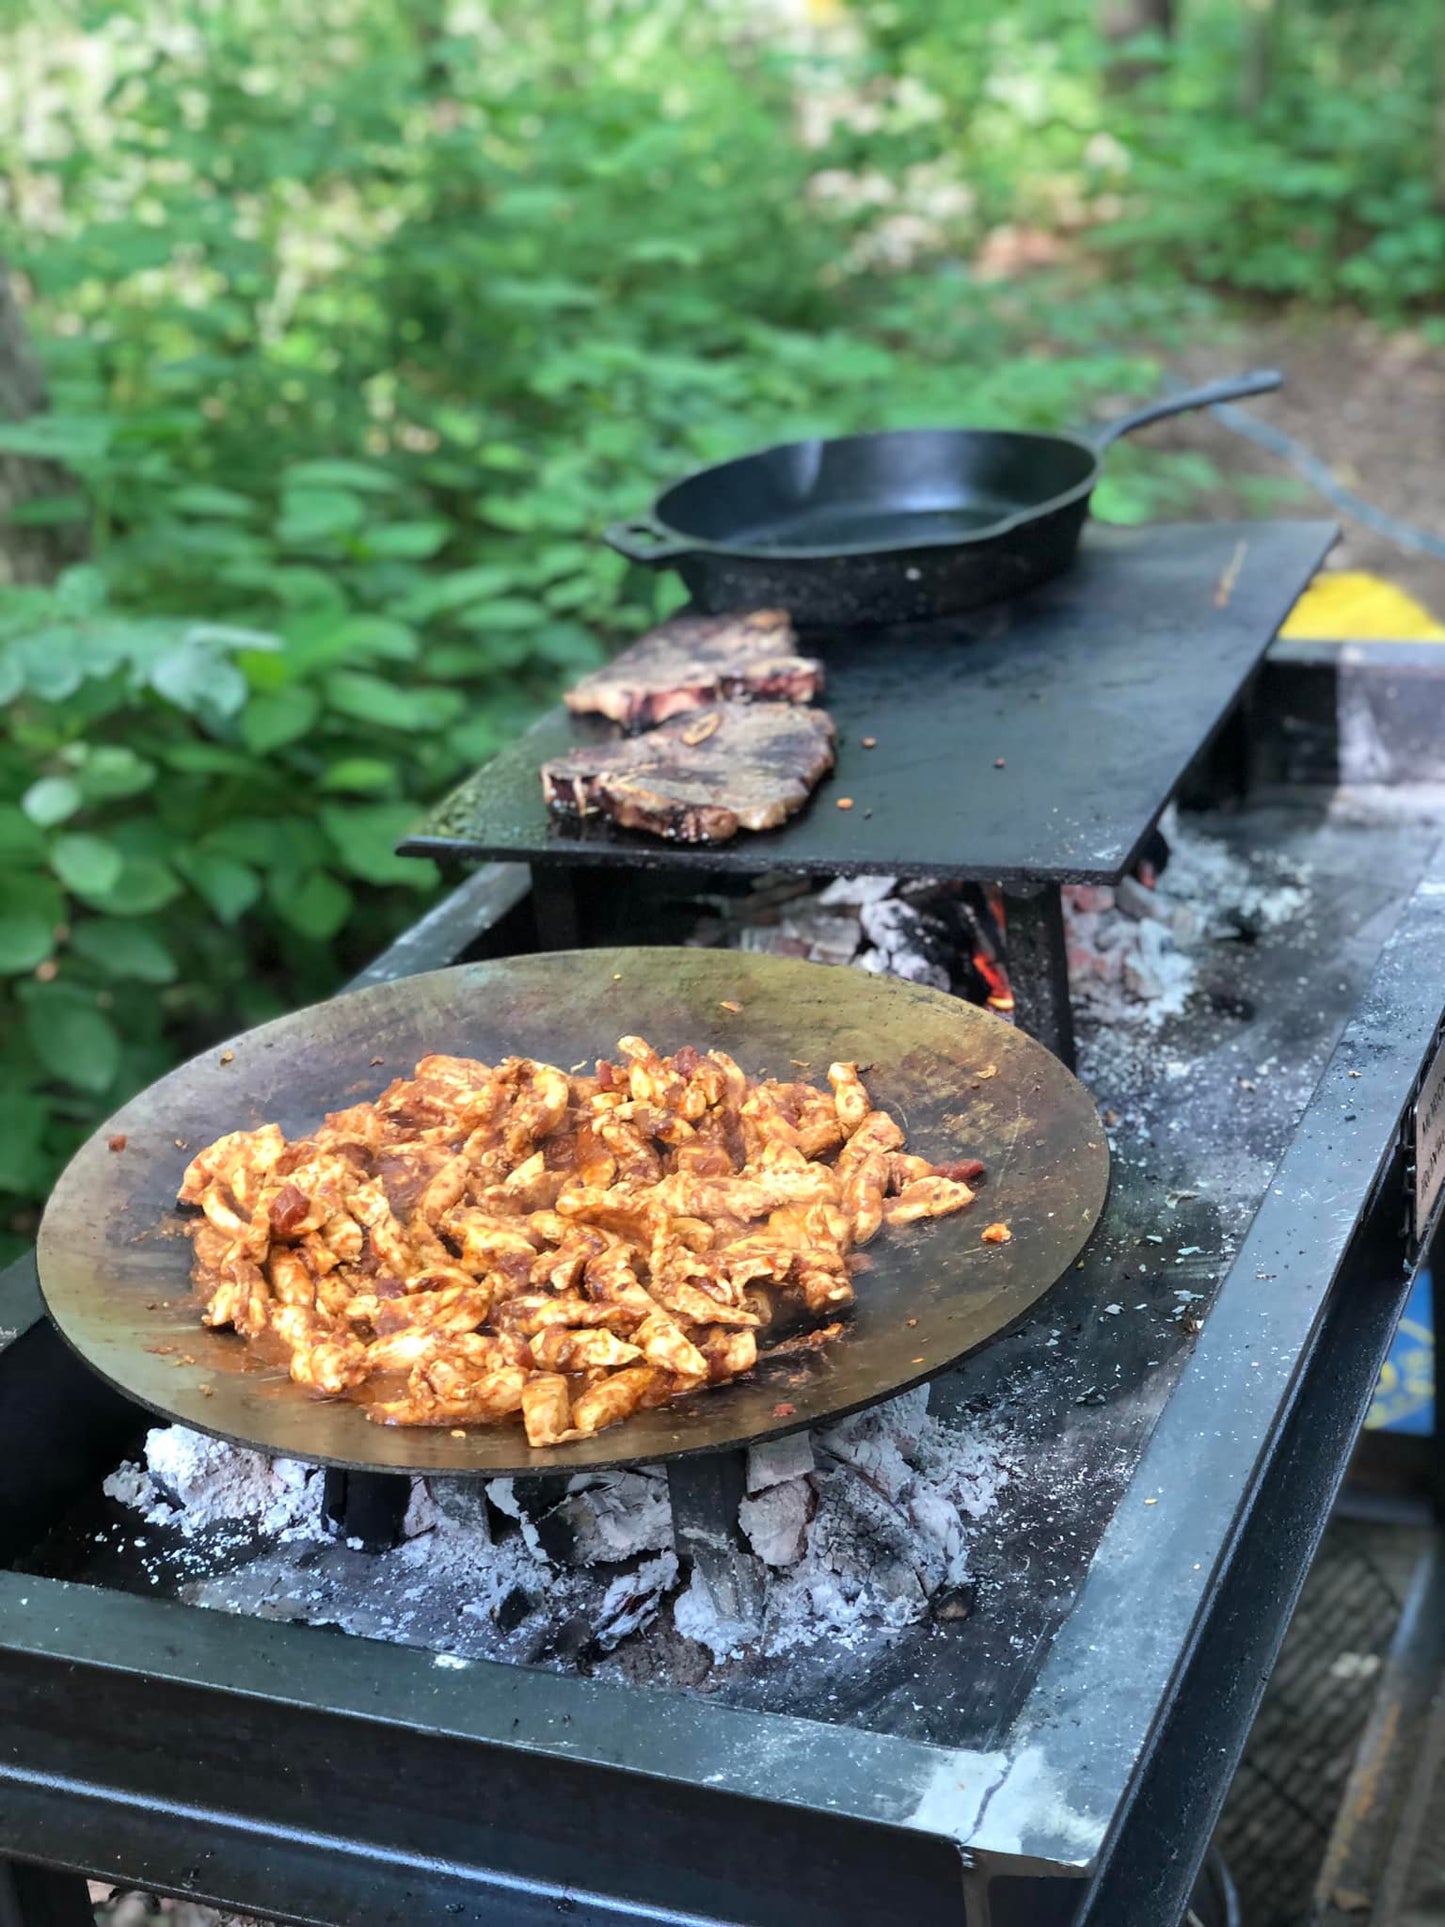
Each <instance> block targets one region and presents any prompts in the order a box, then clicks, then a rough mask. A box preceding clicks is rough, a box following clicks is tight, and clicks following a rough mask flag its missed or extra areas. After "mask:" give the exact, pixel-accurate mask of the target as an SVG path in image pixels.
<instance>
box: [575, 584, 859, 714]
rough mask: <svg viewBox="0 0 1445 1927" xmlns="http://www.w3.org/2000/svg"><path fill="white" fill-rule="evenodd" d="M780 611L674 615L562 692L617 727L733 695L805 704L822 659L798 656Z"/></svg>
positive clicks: (816, 686) (581, 709)
mask: <svg viewBox="0 0 1445 1927" xmlns="http://www.w3.org/2000/svg"><path fill="white" fill-rule="evenodd" d="M796 643H797V638H796V637H795V636H794V634H793V625H792V622H791V620H790V619H789V617H788V614H787V612H786V610H783V609H753V610H750V611H747V612H745V613H743V614H739V615H730V616H674V617H673V618H672V620H671V621H670V622H664V623H661V624H659V626H658V627H657V628H656V629H649V630H648V632H647V634H646V635H645V636H641V637H639V638H638V640H637V641H636V642H634V643H633V644H632V646H631V647H630V648H628V649H624V650H623V652H622V654H621V655H620V656H618V657H616V658H615V659H614V660H613V661H612V662H610V663H608V665H607V667H606V668H605V669H597V670H594V671H593V673H592V674H591V675H590V676H584V677H583V678H582V680H581V682H579V683H578V685H577V687H576V688H575V689H571V690H569V691H568V692H567V707H568V708H569V709H571V710H573V711H574V712H575V713H576V714H577V715H579V716H585V715H596V716H607V717H610V718H611V720H612V721H613V722H614V723H621V724H622V726H623V728H624V729H651V728H652V726H653V725H654V724H655V723H663V722H666V721H667V719H668V717H669V716H679V715H682V714H683V713H684V712H685V711H688V710H693V709H703V708H705V707H706V706H707V705H708V704H709V703H715V702H725V701H728V700H729V699H731V698H733V697H737V696H744V697H753V698H756V699H757V700H758V701H760V702H789V703H806V702H811V701H812V699H813V697H814V696H816V695H817V694H818V691H819V690H820V689H821V688H822V687H823V665H822V664H821V663H820V662H815V661H814V660H813V659H812V657H810V656H800V655H799V654H798V653H797V648H796Z"/></svg>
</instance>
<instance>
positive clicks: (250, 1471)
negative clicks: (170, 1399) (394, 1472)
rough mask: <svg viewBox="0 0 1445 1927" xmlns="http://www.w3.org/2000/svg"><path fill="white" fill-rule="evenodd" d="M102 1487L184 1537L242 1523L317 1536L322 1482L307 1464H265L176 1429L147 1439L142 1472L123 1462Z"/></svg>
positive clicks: (270, 1531)
mask: <svg viewBox="0 0 1445 1927" xmlns="http://www.w3.org/2000/svg"><path fill="white" fill-rule="evenodd" d="M103 1490H104V1491H105V1493H106V1495H107V1496H108V1497H109V1498H112V1499H118V1500H119V1501H120V1503H121V1504H122V1505H127V1506H131V1507H132V1508H133V1509H134V1510H136V1511H138V1512H143V1513H144V1514H145V1518H146V1523H147V1524H148V1525H175V1526H178V1527H179V1528H180V1530H181V1531H182V1532H183V1533H186V1534H188V1535H189V1534H193V1533H197V1532H202V1531H204V1530H205V1529H206V1528H207V1527H208V1526H215V1525H232V1526H234V1525H245V1526H249V1527H251V1528H253V1529H254V1530H255V1531H256V1532H258V1533H262V1534H265V1535H266V1536H268V1537H275V1538H277V1539H280V1540H283V1541H285V1540H290V1539H315V1538H320V1537H321V1536H322V1535H323V1532H324V1530H325V1528H324V1526H323V1524H322V1518H321V1501H322V1492H323V1480H322V1475H321V1473H320V1472H318V1471H317V1470H316V1468H315V1467H314V1466H310V1465H302V1464H299V1463H298V1462H297V1461H296V1460H295V1459H272V1458H268V1457H267V1456H266V1455H265V1453H263V1452H250V1451H247V1450H246V1449H245V1448H244V1447H241V1446H236V1445H228V1444H227V1443H226V1442H225V1441H224V1440H223V1439H213V1438H210V1437H208V1436H207V1435H206V1434H205V1433H202V1432H192V1431H190V1430H189V1429H188V1428H187V1427H185V1426H183V1425H167V1426H158V1427H157V1428H156V1429H155V1430H154V1431H151V1432H148V1433H147V1434H146V1443H145V1467H144V1469H143V1468H142V1467H140V1466H138V1465H135V1464H131V1463H126V1464H124V1465H121V1466H120V1467H118V1468H117V1470H116V1471H114V1472H112V1473H111V1475H110V1477H109V1478H108V1479H107V1480H106V1481H105V1484H104V1487H103Z"/></svg>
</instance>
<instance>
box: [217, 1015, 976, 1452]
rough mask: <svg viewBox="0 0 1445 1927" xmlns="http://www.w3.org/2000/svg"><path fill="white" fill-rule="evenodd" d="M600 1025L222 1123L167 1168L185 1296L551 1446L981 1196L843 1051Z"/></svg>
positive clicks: (353, 1371)
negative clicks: (291, 1127)
mask: <svg viewBox="0 0 1445 1927" xmlns="http://www.w3.org/2000/svg"><path fill="white" fill-rule="evenodd" d="M618 1048H619V1052H620V1055H621V1058H622V1062H621V1063H620V1064H614V1063H612V1062H610V1061H603V1062H600V1063H599V1064H598V1065H597V1068H596V1072H595V1074H593V1075H591V1076H586V1077H579V1076H571V1075H568V1073H566V1072H565V1071H560V1070H558V1069H557V1068H556V1067H555V1066H554V1065H551V1064H539V1063H536V1062H534V1061H533V1060H531V1059H530V1058H519V1057H512V1058H508V1059H506V1061H505V1062H503V1063H500V1064H498V1065H496V1066H490V1065H487V1064H481V1063H476V1062H473V1061H472V1060H471V1059H470V1058H465V1057H424V1058H423V1059H422V1061H421V1062H420V1063H419V1064H418V1065H417V1067H416V1074H415V1076H414V1077H411V1078H399V1079H397V1081H396V1082H395V1083H393V1084H391V1085H390V1086H389V1087H388V1088H387V1089H386V1090H385V1091H383V1092H382V1094H381V1096H380V1097H378V1098H376V1099H375V1100H374V1101H373V1102H370V1103H364V1104H354V1105H352V1106H351V1108H350V1109H349V1110H344V1111H335V1112H333V1113H332V1114H331V1115H330V1116H329V1117H328V1118H327V1119H326V1122H325V1124H324V1125H323V1126H322V1127H321V1128H320V1129H319V1130H317V1131H316V1132H314V1133H313V1134H312V1135H311V1136H310V1137H306V1138H301V1139H297V1140H288V1139H287V1138H286V1137H285V1136H283V1134H282V1132H281V1130H280V1128H279V1127H278V1126H277V1125H275V1124H267V1125H263V1126H262V1127H261V1128H260V1129H259V1130H254V1131H233V1132H231V1133H230V1134H229V1135H227V1136H226V1137H222V1138H218V1139H217V1140H216V1142H215V1143H214V1144H212V1145H210V1146H209V1147H208V1148H207V1149H206V1150H204V1151H202V1152H201V1153H200V1155H199V1156H198V1157H196V1158H195V1159H193V1161H192V1162H191V1164H190V1166H189V1168H188V1169H187V1171H186V1175H185V1180H184V1182H183V1184H182V1186H181V1190H180V1202H181V1203H182V1204H183V1205H189V1206H198V1207H199V1209H200V1213H201V1215H200V1216H199V1217H198V1218H196V1219H195V1220H194V1221H193V1222H192V1223H190V1224H189V1225H188V1227H187V1229H188V1231H189V1233H190V1236H191V1238H192V1241H193V1244H194V1248H195V1266H194V1271H193V1276H194V1279H195V1281H196V1283H197V1285H198V1287H199V1288H200V1291H201V1292H202V1294H203V1295H204V1297H205V1301H206V1303H205V1309H204V1312H203V1314H202V1316H203V1319H204V1321H205V1323H206V1324H208V1325H216V1326H226V1325H229V1326H232V1327H234V1328H235V1330H236V1331H237V1332H239V1333H241V1334H242V1336H243V1337H245V1338H247V1339H253V1340H254V1339H260V1338H262V1337H265V1338H267V1340H268V1341H269V1344H270V1345H272V1346H274V1345H275V1343H276V1342H277V1341H279V1343H280V1345H281V1346H282V1347H283V1348H284V1350H285V1352H286V1353H288V1354H289V1358H290V1373H291V1377H292V1378H293V1379H294V1380H295V1381H296V1382H297V1383H298V1384H300V1385H304V1386H306V1387H308V1388H309V1389H310V1390H311V1391H313V1392H315V1393H318V1394H324V1395H328V1396H352V1397H359V1398H360V1399H361V1402H362V1403H363V1404H364V1405H365V1407H366V1409H367V1412H368V1415H369V1416H370V1417H372V1418H374V1419H377V1420H380V1421H382V1422H384V1423H388V1424H393V1425H453V1426H466V1425H469V1424H477V1423H489V1422H491V1421H494V1420H498V1419H504V1418H507V1417H510V1416H511V1415H513V1414H515V1413H518V1412H520V1413H521V1416H522V1419H523V1422H524V1424H525V1426H526V1431H527V1438H528V1440H529V1441H530V1443H531V1444H532V1445H534V1446H548V1445H558V1444H561V1443H563V1442H564V1441H566V1440H569V1439H577V1438H585V1437H586V1436H587V1435H588V1434H590V1433H593V1432H598V1431H600V1430H602V1428H603V1427H604V1426H608V1425H615V1424H616V1423H617V1422H618V1421H619V1420H620V1419H625V1418H627V1417H628V1416H629V1414H631V1413H633V1412H636V1411H638V1410H639V1409H641V1408H644V1407H648V1406H655V1405H661V1404H664V1403H666V1402H667V1401H669V1400H671V1399H675V1398H678V1397H681V1396H683V1395H685V1394H687V1393H690V1392H695V1391H699V1390H701V1389H702V1388H704V1387H706V1386H709V1385H717V1384H721V1383H723V1382H725V1381H726V1380H728V1379H731V1378H736V1377H738V1376H739V1374H740V1373H743V1372H747V1371H749V1370H751V1369H752V1367H753V1366H754V1365H755V1364H756V1363H757V1362H758V1359H759V1358H760V1357H766V1356H769V1355H775V1354H777V1353H780V1352H783V1353H785V1352H788V1351H792V1350H798V1349H810V1348H814V1347H816V1346H818V1345H821V1344H824V1343H826V1342H827V1341H828V1340H829V1339H831V1338H833V1337H836V1335H837V1334H838V1332H839V1331H840V1330H841V1325H840V1323H839V1322H838V1314H839V1313H841V1312H842V1311H843V1310H844V1308H845V1307H846V1306H848V1305H849V1304H851V1302H852V1300H853V1283H852V1277H851V1274H852V1272H853V1271H855V1270H856V1269H858V1268H859V1267H860V1266H861V1265H862V1264H864V1263H866V1261H864V1260H861V1259H859V1258H857V1257H856V1256H855V1255H854V1254H855V1253H856V1252H857V1249H858V1247H859V1246H861V1245H866V1244H867V1243H868V1242H869V1240H870V1239H871V1238H873V1237H874V1236H875V1235H876V1234H877V1232H878V1231H879V1229H880V1228H881V1227H882V1226H883V1225H885V1224H887V1225H907V1224H911V1223H913V1222H914V1221H916V1220H918V1219H920V1218H934V1217H941V1216H943V1215H944V1214H946V1213H948V1212H952V1211H959V1210H962V1209H963V1208H964V1206H966V1205H968V1204H970V1203H971V1202H972V1201H973V1195H974V1194H973V1191H972V1190H971V1188H970V1186H969V1183H968V1182H967V1180H968V1179H970V1178H974V1179H977V1178H978V1177H979V1176H980V1175H981V1173H982V1170H983V1167H982V1165H980V1164H979V1163H977V1162H976V1161H974V1160H966V1161H963V1162H960V1163H957V1164H950V1165H935V1164H930V1163H928V1162H927V1160H926V1159H924V1158H919V1157H911V1156H910V1155H909V1154H908V1153H907V1152H906V1151H905V1150H904V1148H903V1131H902V1130H901V1128H900V1127H899V1125H898V1124H897V1122H896V1121H895V1120H894V1119H893V1118H892V1117H890V1116H889V1115H888V1113H887V1112H886V1111H879V1110H875V1109H874V1108H873V1105H872V1103H871V1101H870V1099H869V1096H868V1092H867V1090H866V1089H865V1088H864V1085H863V1082H862V1080H861V1078H860V1077H859V1075H858V1067H857V1065H856V1064H834V1065H833V1066H832V1068H831V1069H830V1070H829V1072H828V1079H829V1083H830V1084H831V1086H832V1089H831V1092H829V1091H822V1090H819V1089H816V1088H815V1087H814V1086H812V1085H811V1084H806V1083H783V1082H778V1081H776V1080H774V1079H771V1078H768V1079H764V1080H762V1081H753V1080H751V1079H749V1078H748V1077H746V1076H745V1075H744V1073H743V1072H742V1070H740V1069H739V1067H738V1065H737V1064H735V1063H734V1062H733V1060H732V1058H730V1057H728V1056H726V1055H724V1053H723V1052H721V1051H709V1052H708V1053H706V1054H705V1055H704V1054H702V1053H700V1052H698V1051H696V1050H692V1049H690V1048H689V1049H684V1050H680V1051H678V1052H676V1054H675V1055H673V1056H671V1057H659V1056H658V1054H657V1052H656V1051H655V1050H653V1048H652V1047H651V1045H649V1044H646V1043H644V1042H643V1040H642V1039H641V1038H640V1037H624V1038H623V1039H622V1041H621V1043H620V1045H619V1047H618ZM770 1331H771V1332H772V1335H773V1342H772V1343H771V1344H768V1342H767V1335H768V1334H769V1333H770ZM760 1338H762V1339H763V1346H762V1347H760V1343H759V1341H760Z"/></svg>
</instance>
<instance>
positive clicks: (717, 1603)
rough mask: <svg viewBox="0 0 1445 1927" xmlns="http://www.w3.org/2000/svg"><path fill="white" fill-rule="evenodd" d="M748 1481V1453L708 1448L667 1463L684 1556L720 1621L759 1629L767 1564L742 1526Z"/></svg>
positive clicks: (674, 1518)
mask: <svg viewBox="0 0 1445 1927" xmlns="http://www.w3.org/2000/svg"><path fill="white" fill-rule="evenodd" d="M747 1483H748V1455H747V1453H746V1452H745V1451H733V1452H702V1453H697V1454H695V1455H694V1456H693V1457H691V1458H686V1459H669V1460H668V1462H667V1490H668V1496H669V1497H670V1498H671V1500H672V1531H673V1538H674V1539H675V1541H676V1544H677V1551H678V1556H679V1558H682V1559H687V1560H690V1561H691V1562H692V1569H693V1572H694V1574H695V1575H696V1577H697V1578H699V1579H700V1580H701V1582H702V1584H703V1585H704V1586H705V1587H706V1589H707V1592H708V1596H709V1597H710V1599H711V1600H712V1604H713V1609H714V1611H715V1612H716V1613H717V1615H718V1617H719V1618H720V1619H729V1620H735V1621H737V1623H738V1624H739V1625H740V1626H742V1627H744V1628H746V1629H747V1630H748V1631H749V1632H752V1633H758V1632H761V1630H762V1624H763V1573H762V1567H761V1566H760V1565H759V1563H758V1561H757V1559H756V1558H755V1557H754V1555H753V1554H752V1552H751V1551H750V1550H749V1548H748V1543H747V1540H746V1539H745V1538H744V1537H743V1532H742V1528H741V1526H739V1524H738V1506H739V1505H740V1504H741V1503H742V1500H743V1498H744V1496H745V1495H746V1492H747Z"/></svg>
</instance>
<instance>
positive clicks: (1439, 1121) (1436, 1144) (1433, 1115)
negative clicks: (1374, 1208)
mask: <svg viewBox="0 0 1445 1927" xmlns="http://www.w3.org/2000/svg"><path fill="white" fill-rule="evenodd" d="M1442 1185H1445V1043H1442V1044H1440V1045H1438V1046H1437V1048H1436V1051H1435V1056H1434V1058H1433V1060H1432V1061H1431V1064H1430V1068H1429V1070H1428V1071H1426V1073H1425V1081H1424V1083H1423V1084H1422V1085H1421V1086H1420V1095H1419V1097H1418V1098H1417V1099H1416V1100H1415V1236H1416V1238H1417V1239H1422V1238H1423V1237H1424V1236H1425V1233H1426V1231H1427V1230H1428V1229H1429V1225H1430V1218H1431V1214H1432V1213H1433V1212H1434V1209H1435V1205H1436V1201H1437V1200H1438V1198H1439V1196H1440V1187H1441V1186H1442Z"/></svg>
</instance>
